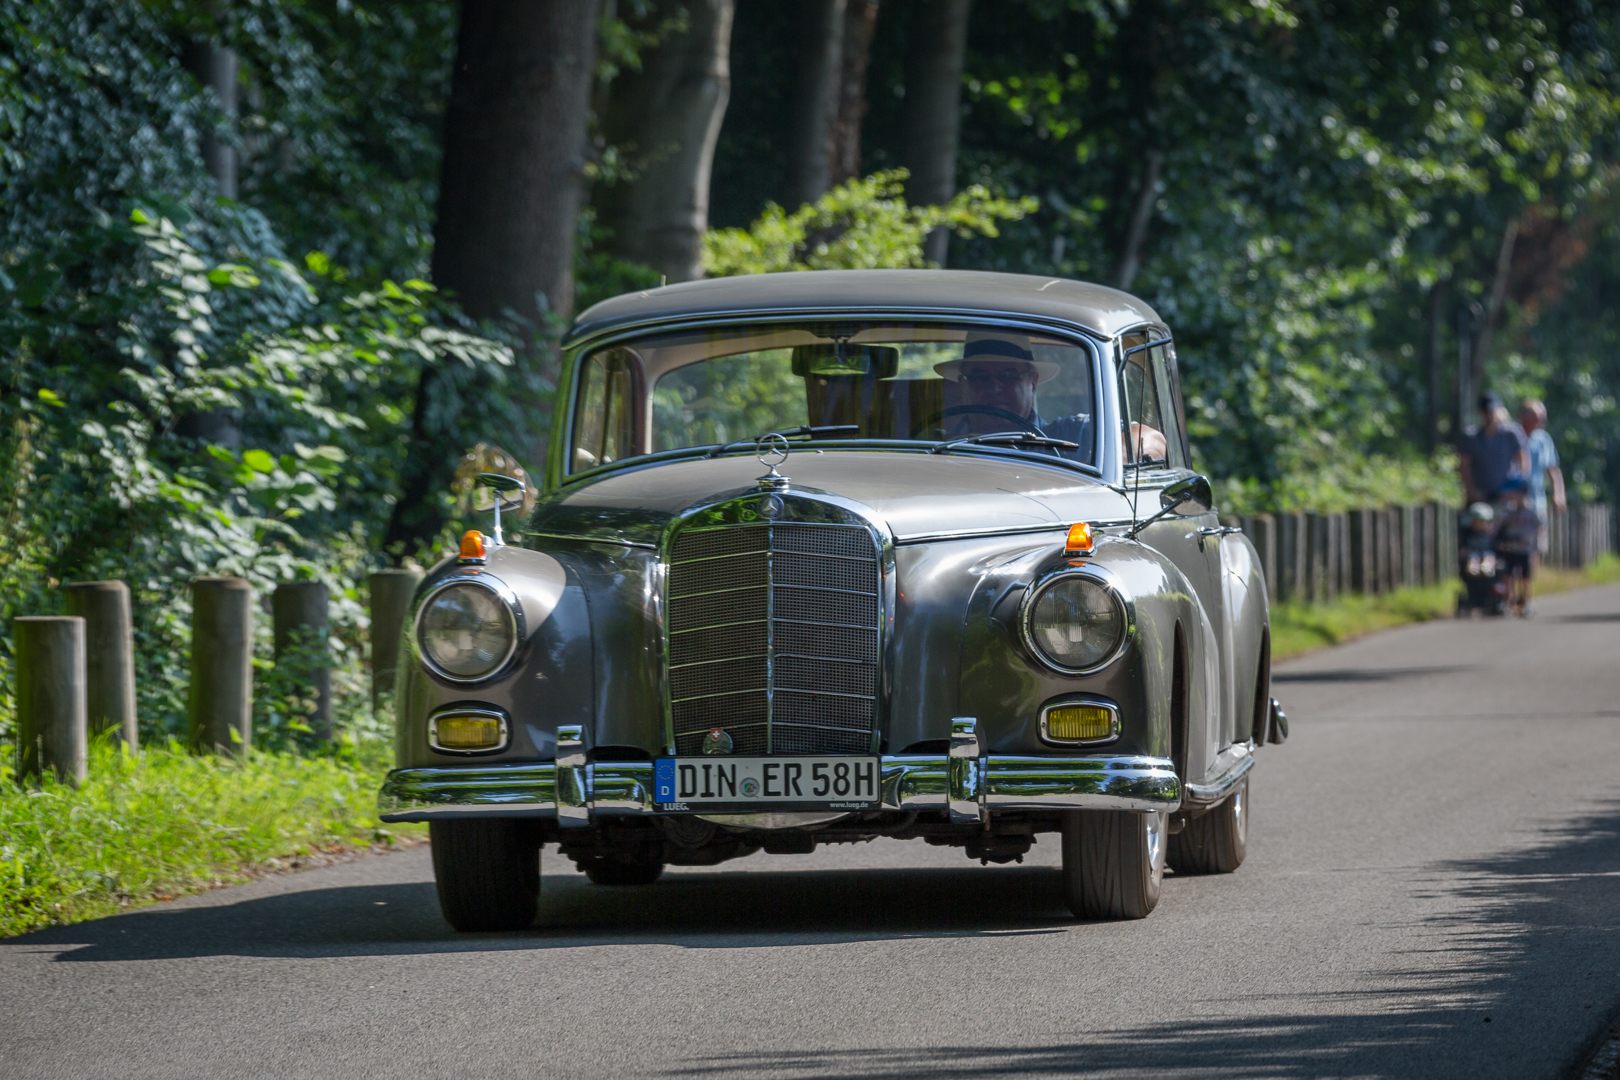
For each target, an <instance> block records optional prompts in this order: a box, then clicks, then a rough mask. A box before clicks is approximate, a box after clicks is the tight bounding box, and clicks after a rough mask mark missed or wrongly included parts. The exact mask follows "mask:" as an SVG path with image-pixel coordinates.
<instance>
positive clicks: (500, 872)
mask: <svg viewBox="0 0 1620 1080" xmlns="http://www.w3.org/2000/svg"><path fill="white" fill-rule="evenodd" d="M535 825H536V823H535V822H532V821H525V820H521V819H515V818H480V819H474V820H471V821H435V822H432V823H431V824H430V825H429V826H428V833H429V836H430V838H431V840H432V843H433V878H434V881H435V883H436V884H437V885H438V889H439V910H440V911H442V912H444V917H445V921H447V922H448V923H449V924H450V925H451V926H453V927H455V928H456V929H457V930H461V931H476V930H522V929H524V928H525V927H527V926H528V925H529V924H530V923H532V922H534V917H535V914H536V912H537V911H538V910H539V906H540V833H539V830H538V829H537V828H536V827H535Z"/></svg>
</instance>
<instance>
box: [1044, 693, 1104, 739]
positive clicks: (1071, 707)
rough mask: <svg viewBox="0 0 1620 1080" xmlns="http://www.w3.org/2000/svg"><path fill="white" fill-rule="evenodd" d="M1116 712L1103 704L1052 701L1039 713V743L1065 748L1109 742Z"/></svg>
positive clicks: (1097, 702)
mask: <svg viewBox="0 0 1620 1080" xmlns="http://www.w3.org/2000/svg"><path fill="white" fill-rule="evenodd" d="M1118 737H1119V710H1118V709H1117V708H1115V707H1114V705H1113V704H1112V703H1111V702H1104V701H1074V700H1069V701H1055V702H1052V703H1051V704H1048V705H1046V706H1044V707H1043V708H1042V709H1041V741H1042V742H1049V743H1057V744H1060V745H1064V746H1080V745H1085V744H1091V743H1105V742H1112V741H1113V740H1115V739H1117V738H1118Z"/></svg>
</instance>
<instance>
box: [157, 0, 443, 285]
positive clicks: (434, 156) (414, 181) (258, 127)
mask: <svg viewBox="0 0 1620 1080" xmlns="http://www.w3.org/2000/svg"><path fill="white" fill-rule="evenodd" d="M146 3H147V6H148V8H149V9H150V10H151V11H152V12H153V13H154V14H155V15H156V16H157V18H158V20H159V23H158V25H159V26H160V28H161V30H162V31H163V32H164V34H165V36H166V37H168V38H169V39H170V40H171V41H175V42H178V41H184V40H188V39H189V40H209V41H216V42H219V43H221V44H223V45H228V46H230V47H231V48H233V49H234V50H235V51H236V53H237V55H238V57H239V58H240V63H241V69H240V70H241V80H242V87H241V90H240V92H239V94H238V108H239V117H238V120H237V122H236V124H235V126H234V129H232V128H230V127H223V128H222V130H221V133H222V137H223V138H224V139H225V140H227V141H229V142H232V143H234V144H235V145H236V146H237V147H238V151H239V154H240V159H241V166H240V169H239V172H240V177H241V180H240V187H241V198H242V201H243V202H244V203H245V204H248V205H251V206H253V207H254V208H255V209H256V210H258V211H259V212H261V213H263V214H264V215H265V218H266V220H267V221H268V223H269V224H270V226H271V227H272V228H273V229H274V230H275V233H276V235H277V236H279V237H280V238H281V240H282V243H283V244H284V245H285V246H286V247H287V249H288V250H289V251H292V252H293V253H295V254H298V255H302V254H303V253H305V252H309V251H320V252H324V253H325V254H326V256H327V257H328V258H329V259H330V260H331V265H332V267H333V270H334V272H335V273H336V274H338V275H340V277H341V278H343V279H350V280H352V279H356V278H358V279H359V280H361V281H366V282H375V281H377V280H379V279H381V278H385V277H393V278H395V279H396V280H398V279H401V278H408V277H425V276H427V273H428V262H429V259H430V256H431V253H432V244H433V207H434V203H435V201H436V199H437V195H438V179H439V135H440V131H441V129H442V128H443V125H444V113H445V103H446V101H447V100H448V98H449V90H450V65H451V62H452V60H453V57H454V53H455V37H456V16H457V6H456V5H454V4H447V3H442V2H440V0H259V2H254V3H231V4H216V3H212V2H211V0H146ZM169 51H170V52H171V53H172V51H173V47H172V46H170V49H169ZM190 93H191V94H193V95H195V94H196V91H195V88H194V87H193V88H192V89H191V91H190ZM196 104H197V106H198V107H200V108H203V109H204V110H206V111H207V112H208V114H209V118H210V121H211V122H212V120H213V119H214V118H215V117H214V114H213V113H212V109H211V105H210V104H209V98H208V96H207V95H201V96H200V99H199V100H197V101H196Z"/></svg>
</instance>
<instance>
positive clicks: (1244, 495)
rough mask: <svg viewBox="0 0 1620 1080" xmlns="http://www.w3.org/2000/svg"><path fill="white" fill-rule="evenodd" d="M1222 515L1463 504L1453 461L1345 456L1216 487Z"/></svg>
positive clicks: (1219, 483)
mask: <svg viewBox="0 0 1620 1080" xmlns="http://www.w3.org/2000/svg"><path fill="white" fill-rule="evenodd" d="M1215 488H1216V499H1217V504H1218V505H1219V507H1220V510H1221V513H1222V514H1223V515H1235V514H1262V513H1276V512H1279V511H1295V510H1303V511H1312V512H1315V513H1321V514H1336V513H1342V512H1344V511H1346V510H1359V509H1362V508H1364V507H1379V506H1416V505H1419V504H1422V503H1428V502H1439V503H1443V504H1444V505H1447V506H1456V505H1458V504H1460V502H1461V501H1462V487H1461V485H1460V484H1459V482H1458V480H1457V459H1456V457H1455V456H1454V455H1452V454H1449V453H1445V454H1439V455H1437V456H1436V457H1435V458H1433V459H1432V460H1429V461H1424V460H1422V459H1410V458H1388V457H1381V456H1377V455H1373V456H1362V455H1359V454H1355V455H1347V456H1345V457H1343V458H1340V459H1338V460H1335V461H1332V462H1330V463H1328V464H1326V465H1323V466H1321V467H1319V468H1315V469H1312V470H1310V471H1309V472H1304V473H1294V474H1289V475H1287V476H1283V477H1280V478H1279V479H1278V480H1276V481H1274V482H1273V483H1270V484H1262V483H1261V482H1260V481H1258V480H1253V479H1227V480H1219V481H1216V485H1215Z"/></svg>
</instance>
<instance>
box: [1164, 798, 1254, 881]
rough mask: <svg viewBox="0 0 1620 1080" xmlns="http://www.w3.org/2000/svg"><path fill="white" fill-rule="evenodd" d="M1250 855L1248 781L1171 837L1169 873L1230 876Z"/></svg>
mask: <svg viewBox="0 0 1620 1080" xmlns="http://www.w3.org/2000/svg"><path fill="white" fill-rule="evenodd" d="M1248 853H1249V779H1248V777H1244V778H1243V782H1242V783H1240V784H1238V786H1237V790H1235V791H1233V792H1232V794H1230V795H1228V796H1227V797H1226V798H1225V799H1223V800H1221V802H1220V804H1219V805H1217V806H1216V807H1214V808H1213V809H1211V810H1208V811H1206V812H1205V813H1202V814H1199V815H1198V816H1197V817H1195V818H1192V819H1191V820H1189V821H1188V822H1187V823H1186V824H1185V825H1183V826H1182V827H1181V831H1180V832H1178V833H1176V834H1175V835H1174V836H1172V837H1170V850H1169V853H1168V857H1169V860H1170V869H1172V870H1174V871H1175V872H1176V873H1178V874H1230V873H1231V872H1232V871H1234V870H1236V869H1237V868H1238V867H1240V866H1242V865H1243V857H1244V856H1245V855H1247V854H1248Z"/></svg>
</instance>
